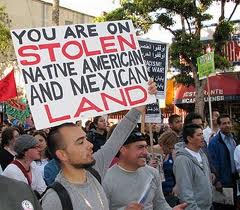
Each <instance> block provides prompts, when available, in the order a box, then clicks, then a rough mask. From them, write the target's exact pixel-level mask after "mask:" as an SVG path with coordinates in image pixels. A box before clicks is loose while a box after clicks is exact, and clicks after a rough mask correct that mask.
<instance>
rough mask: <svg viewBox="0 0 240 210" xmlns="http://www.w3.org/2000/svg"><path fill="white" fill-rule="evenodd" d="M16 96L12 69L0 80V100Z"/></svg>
mask: <svg viewBox="0 0 240 210" xmlns="http://www.w3.org/2000/svg"><path fill="white" fill-rule="evenodd" d="M16 96H17V89H16V83H15V78H14V70H12V71H11V72H10V73H9V74H8V75H7V76H6V77H4V78H3V79H2V80H0V102H3V101H7V100H8V99H10V98H14V97H16Z"/></svg>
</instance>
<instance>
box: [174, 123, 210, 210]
mask: <svg viewBox="0 0 240 210" xmlns="http://www.w3.org/2000/svg"><path fill="white" fill-rule="evenodd" d="M183 139H184V142H185V147H184V148H183V147H179V148H178V150H177V154H176V160H175V162H174V167H173V171H174V175H175V177H176V184H177V187H178V191H179V194H178V197H179V199H180V201H181V202H186V203H187V204H188V207H187V208H186V209H187V210H192V209H196V210H197V209H198V210H210V209H211V206H212V180H211V172H210V168H209V163H208V159H207V157H206V155H205V154H204V153H203V152H202V150H201V148H202V147H203V146H204V139H203V131H202V127H201V126H199V125H196V124H187V125H184V127H183Z"/></svg>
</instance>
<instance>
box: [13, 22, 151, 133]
mask: <svg viewBox="0 0 240 210" xmlns="http://www.w3.org/2000/svg"><path fill="white" fill-rule="evenodd" d="M11 35H12V39H13V43H14V47H15V52H16V55H17V59H18V63H19V66H20V68H21V69H22V75H23V78H24V82H25V87H26V92H27V98H28V102H29V105H30V109H31V113H32V116H33V119H34V123H35V126H36V128H37V129H43V128H47V127H52V126H56V125H59V124H62V123H64V122H75V121H77V120H80V119H85V118H88V117H93V116H97V115H103V114H107V113H111V112H115V111H120V110H126V109H129V108H131V107H135V106H140V105H144V104H148V103H153V102H155V97H154V96H149V95H148V93H147V87H148V85H147V83H148V80H149V77H148V74H147V69H146V66H145V63H144V60H143V57H142V54H141V51H140V48H139V44H138V41H137V38H136V35H135V31H134V28H133V24H132V22H131V21H127V20H125V21H114V22H105V23H98V24H95V23H93V24H81V25H80V24H79V25H69V26H53V27H44V28H31V29H19V30H12V31H11Z"/></svg>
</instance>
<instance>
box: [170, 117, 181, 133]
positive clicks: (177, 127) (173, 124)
mask: <svg viewBox="0 0 240 210" xmlns="http://www.w3.org/2000/svg"><path fill="white" fill-rule="evenodd" d="M168 124H169V127H170V128H171V130H173V131H174V132H175V133H176V134H177V136H178V137H180V136H181V132H182V119H181V116H179V115H177V114H173V115H171V116H170V117H169V118H168Z"/></svg>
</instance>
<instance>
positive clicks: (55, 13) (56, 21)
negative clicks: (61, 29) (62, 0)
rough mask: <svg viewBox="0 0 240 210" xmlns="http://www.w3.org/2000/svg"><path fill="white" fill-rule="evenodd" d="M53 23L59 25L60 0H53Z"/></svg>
mask: <svg viewBox="0 0 240 210" xmlns="http://www.w3.org/2000/svg"><path fill="white" fill-rule="evenodd" d="M52 23H53V25H55V26H58V25H59V0H53V6H52Z"/></svg>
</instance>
